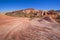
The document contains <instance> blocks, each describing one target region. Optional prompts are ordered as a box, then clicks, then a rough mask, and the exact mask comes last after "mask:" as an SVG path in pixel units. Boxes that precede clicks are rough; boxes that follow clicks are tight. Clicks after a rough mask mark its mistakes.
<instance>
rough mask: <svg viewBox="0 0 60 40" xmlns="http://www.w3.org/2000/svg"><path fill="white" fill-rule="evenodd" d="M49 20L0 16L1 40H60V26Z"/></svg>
mask: <svg viewBox="0 0 60 40" xmlns="http://www.w3.org/2000/svg"><path fill="white" fill-rule="evenodd" d="M47 19H48V20H46V18H42V19H40V18H35V19H32V20H30V19H29V18H23V17H20V18H17V17H10V16H6V15H0V40H60V25H59V24H58V23H57V22H55V21H54V20H53V19H52V18H49V17H48V18H47Z"/></svg>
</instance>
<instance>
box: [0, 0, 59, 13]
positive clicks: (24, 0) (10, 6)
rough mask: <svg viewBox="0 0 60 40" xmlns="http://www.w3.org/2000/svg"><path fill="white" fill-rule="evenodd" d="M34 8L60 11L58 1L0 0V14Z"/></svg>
mask: <svg viewBox="0 0 60 40" xmlns="http://www.w3.org/2000/svg"><path fill="white" fill-rule="evenodd" d="M26 8H34V9H40V10H51V9H54V10H60V0H0V12H8V11H15V10H21V9H26Z"/></svg>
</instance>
